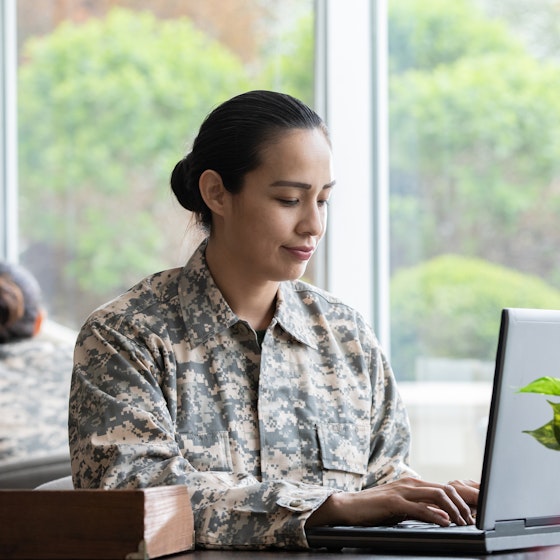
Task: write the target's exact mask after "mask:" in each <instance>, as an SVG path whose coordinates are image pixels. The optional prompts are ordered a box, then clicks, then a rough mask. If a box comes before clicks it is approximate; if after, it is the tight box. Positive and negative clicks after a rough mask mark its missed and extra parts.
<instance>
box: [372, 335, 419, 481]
mask: <svg viewBox="0 0 560 560" xmlns="http://www.w3.org/2000/svg"><path fill="white" fill-rule="evenodd" d="M374 341H375V344H374V345H373V347H372V352H371V356H370V375H371V380H372V395H373V398H372V410H371V421H372V426H371V442H370V457H369V464H368V474H367V475H366V477H365V480H364V485H363V487H364V488H370V487H372V486H377V485H379V484H384V483H387V482H392V481H394V480H398V479H400V478H404V477H407V476H411V477H415V478H419V476H418V474H417V473H416V472H415V471H414V470H413V469H412V468H411V467H410V465H409V454H410V424H409V421H408V415H407V412H406V409H405V407H404V404H403V402H402V400H401V397H400V394H399V391H398V387H397V383H396V380H395V377H394V374H393V371H392V368H391V366H390V364H389V362H388V360H387V358H386V357H385V355H384V353H383V351H382V349H381V348H380V347H379V345H378V343H377V341H376V339H375V337H374Z"/></svg>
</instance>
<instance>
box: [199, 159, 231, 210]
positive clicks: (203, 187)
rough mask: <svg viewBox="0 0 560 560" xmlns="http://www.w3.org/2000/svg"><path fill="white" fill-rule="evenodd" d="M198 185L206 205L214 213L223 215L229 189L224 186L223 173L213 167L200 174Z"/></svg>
mask: <svg viewBox="0 0 560 560" xmlns="http://www.w3.org/2000/svg"><path fill="white" fill-rule="evenodd" d="M198 186H199V188H200V194H201V196H202V199H203V200H204V202H205V203H206V206H208V208H210V210H211V211H212V213H213V214H217V215H218V216H223V214H224V204H225V199H226V197H227V194H228V191H227V190H226V188H225V187H224V183H223V181H222V177H221V175H220V174H219V173H217V172H216V171H213V170H212V169H207V170H206V171H204V172H203V173H202V175H201V176H200V179H199V181H198Z"/></svg>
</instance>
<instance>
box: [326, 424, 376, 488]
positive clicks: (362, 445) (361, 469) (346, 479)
mask: <svg viewBox="0 0 560 560" xmlns="http://www.w3.org/2000/svg"><path fill="white" fill-rule="evenodd" d="M369 429H370V428H369V424H368V423H366V422H364V423H352V424H350V423H327V424H319V425H318V426H317V434H318V439H319V452H320V457H321V463H322V466H323V484H324V485H325V486H330V487H334V488H340V489H342V490H346V491H358V490H360V489H361V481H362V477H363V476H364V475H365V474H366V473H367V465H368V457H369Z"/></svg>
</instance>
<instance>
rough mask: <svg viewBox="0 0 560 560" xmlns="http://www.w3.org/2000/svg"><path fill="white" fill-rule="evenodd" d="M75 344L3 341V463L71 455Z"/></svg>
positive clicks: (0, 402) (0, 427) (0, 404)
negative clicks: (70, 408) (70, 397)
mask: <svg viewBox="0 0 560 560" xmlns="http://www.w3.org/2000/svg"><path fill="white" fill-rule="evenodd" d="M73 353H74V345H73V344H72V343H71V342H66V341H57V340H50V339H48V338H46V337H43V336H41V335H39V336H36V337H33V338H29V339H25V340H21V341H17V342H8V343H4V344H0V410H1V411H2V414H1V416H0V462H3V461H21V460H27V459H35V458H39V457H43V456H49V455H51V456H52V455H63V454H66V455H67V454H68V393H69V391H70V376H71V373H72V355H73Z"/></svg>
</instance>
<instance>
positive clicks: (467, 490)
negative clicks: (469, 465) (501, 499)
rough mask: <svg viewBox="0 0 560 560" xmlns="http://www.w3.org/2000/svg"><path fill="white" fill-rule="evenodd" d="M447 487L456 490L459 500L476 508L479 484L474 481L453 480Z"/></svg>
mask: <svg viewBox="0 0 560 560" xmlns="http://www.w3.org/2000/svg"><path fill="white" fill-rule="evenodd" d="M449 485H450V486H453V487H454V488H455V489H456V490H457V492H458V493H459V495H460V496H461V498H463V500H465V502H466V503H467V504H469V505H470V506H476V504H477V503H478V494H479V489H480V484H479V483H478V482H475V481H474V480H453V481H451V482H449Z"/></svg>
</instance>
